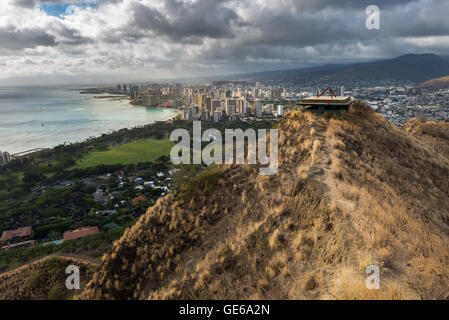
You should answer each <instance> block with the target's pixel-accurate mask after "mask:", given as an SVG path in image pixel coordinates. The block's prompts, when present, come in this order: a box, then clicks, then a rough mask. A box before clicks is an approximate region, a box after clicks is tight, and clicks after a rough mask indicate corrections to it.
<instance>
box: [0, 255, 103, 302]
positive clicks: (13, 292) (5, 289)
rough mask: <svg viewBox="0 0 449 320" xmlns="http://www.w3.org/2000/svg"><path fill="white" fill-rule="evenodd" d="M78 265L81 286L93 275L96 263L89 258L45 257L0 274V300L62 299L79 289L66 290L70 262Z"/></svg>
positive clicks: (69, 296) (70, 296) (68, 297)
mask: <svg viewBox="0 0 449 320" xmlns="http://www.w3.org/2000/svg"><path fill="white" fill-rule="evenodd" d="M72 264H73V265H76V266H78V267H79V268H80V287H81V288H83V287H84V286H85V284H86V283H87V282H89V281H90V279H91V278H92V274H93V272H94V270H95V268H96V265H94V264H92V263H91V262H89V261H86V260H81V259H77V258H72V257H65V256H48V257H46V258H43V259H40V260H38V261H35V262H32V263H30V264H26V265H24V266H21V267H19V268H17V269H14V270H11V271H8V272H5V273H2V274H0V300H24V299H27V300H28V299H39V300H46V299H51V300H62V299H70V298H72V296H73V295H75V294H77V293H79V290H78V291H69V290H67V289H66V287H65V281H66V279H67V277H68V276H69V275H67V274H66V273H65V270H66V268H67V267H68V266H69V265H72Z"/></svg>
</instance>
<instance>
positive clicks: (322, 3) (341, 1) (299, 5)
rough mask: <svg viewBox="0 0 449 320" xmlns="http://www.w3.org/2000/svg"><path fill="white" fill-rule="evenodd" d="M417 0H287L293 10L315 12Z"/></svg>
mask: <svg viewBox="0 0 449 320" xmlns="http://www.w3.org/2000/svg"><path fill="white" fill-rule="evenodd" d="M416 1H418V0H287V1H286V2H287V3H289V5H290V6H291V7H292V8H293V9H294V10H295V11H311V12H316V11H318V10H322V9H325V8H343V9H349V10H364V9H365V8H366V7H367V6H369V5H376V6H378V7H379V8H383V9H386V8H391V7H395V6H401V5H405V4H408V3H412V2H416Z"/></svg>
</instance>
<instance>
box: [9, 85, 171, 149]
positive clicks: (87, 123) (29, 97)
mask: <svg viewBox="0 0 449 320" xmlns="http://www.w3.org/2000/svg"><path fill="white" fill-rule="evenodd" d="M97 96H98V95H97ZM177 113H178V112H177V111H176V110H174V109H160V108H149V107H140V106H133V105H130V104H129V103H128V101H127V100H112V99H96V98H94V95H93V94H80V92H79V90H75V89H74V88H0V150H1V151H8V152H9V153H11V154H14V153H18V152H22V151H26V150H30V149H34V148H49V147H54V146H57V145H59V144H62V143H64V142H67V143H70V142H77V141H82V140H85V139H86V138H88V137H93V136H99V135H101V134H103V133H108V132H110V131H113V130H118V129H122V128H131V127H135V126H139V125H144V124H149V123H153V122H155V121H164V120H168V119H170V118H172V117H174V116H175V115H176V114H177Z"/></svg>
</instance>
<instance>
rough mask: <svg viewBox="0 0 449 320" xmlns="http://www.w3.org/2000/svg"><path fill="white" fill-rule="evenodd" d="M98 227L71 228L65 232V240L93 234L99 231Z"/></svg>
mask: <svg viewBox="0 0 449 320" xmlns="http://www.w3.org/2000/svg"><path fill="white" fill-rule="evenodd" d="M99 232H100V230H99V229H98V227H85V228H80V229H76V230H69V231H66V232H64V236H63V239H64V241H67V240H73V239H79V238H84V237H87V236H90V235H91V234H95V233H99Z"/></svg>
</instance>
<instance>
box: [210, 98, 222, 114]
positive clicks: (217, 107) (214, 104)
mask: <svg viewBox="0 0 449 320" xmlns="http://www.w3.org/2000/svg"><path fill="white" fill-rule="evenodd" d="M210 111H211V114H215V111H221V100H219V99H214V100H212V101H211V110H210Z"/></svg>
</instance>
